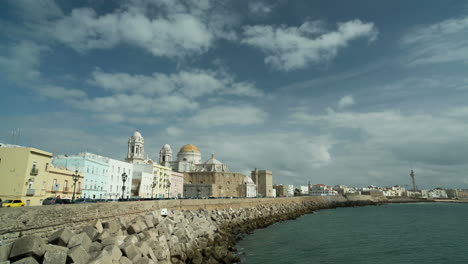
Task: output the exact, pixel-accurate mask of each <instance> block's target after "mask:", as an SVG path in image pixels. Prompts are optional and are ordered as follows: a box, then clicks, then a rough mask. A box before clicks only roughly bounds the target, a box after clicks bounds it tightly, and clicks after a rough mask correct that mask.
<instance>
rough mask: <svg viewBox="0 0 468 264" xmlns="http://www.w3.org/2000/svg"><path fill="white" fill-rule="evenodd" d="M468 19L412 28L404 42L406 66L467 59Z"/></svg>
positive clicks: (455, 19)
mask: <svg viewBox="0 0 468 264" xmlns="http://www.w3.org/2000/svg"><path fill="white" fill-rule="evenodd" d="M467 34H468V17H462V18H452V19H447V20H444V21H441V22H439V23H435V24H432V25H423V26H418V27H415V28H412V29H411V30H409V31H408V32H407V33H406V34H405V35H404V36H403V37H402V39H401V45H402V47H403V48H404V49H405V50H408V53H407V56H406V57H405V58H404V61H403V63H405V64H407V65H410V66H411V65H420V64H433V63H448V62H453V61H465V62H466V61H467V60H468V40H467V39H466V35H467Z"/></svg>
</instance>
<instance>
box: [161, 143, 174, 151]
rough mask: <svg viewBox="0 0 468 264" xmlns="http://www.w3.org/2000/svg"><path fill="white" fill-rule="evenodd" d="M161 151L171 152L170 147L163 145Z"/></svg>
mask: <svg viewBox="0 0 468 264" xmlns="http://www.w3.org/2000/svg"><path fill="white" fill-rule="evenodd" d="M162 150H164V151H165V152H172V149H171V146H169V144H164V146H163V147H162Z"/></svg>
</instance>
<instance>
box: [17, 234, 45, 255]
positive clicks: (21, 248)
mask: <svg viewBox="0 0 468 264" xmlns="http://www.w3.org/2000/svg"><path fill="white" fill-rule="evenodd" d="M45 249H46V245H45V243H44V241H43V240H42V239H41V238H40V237H39V236H34V235H32V236H24V237H21V238H19V239H18V240H16V241H15V242H14V243H13V247H12V248H11V251H10V260H13V261H15V260H19V259H21V258H24V257H35V258H37V259H39V258H40V257H42V256H43V255H44V253H45Z"/></svg>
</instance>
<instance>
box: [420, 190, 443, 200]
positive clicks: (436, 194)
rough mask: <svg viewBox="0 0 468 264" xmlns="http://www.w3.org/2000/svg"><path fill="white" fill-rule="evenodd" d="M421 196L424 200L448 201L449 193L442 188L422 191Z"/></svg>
mask: <svg viewBox="0 0 468 264" xmlns="http://www.w3.org/2000/svg"><path fill="white" fill-rule="evenodd" d="M421 196H422V197H423V198H431V199H447V198H448V195H447V192H446V191H445V190H444V189H442V188H435V189H432V190H421Z"/></svg>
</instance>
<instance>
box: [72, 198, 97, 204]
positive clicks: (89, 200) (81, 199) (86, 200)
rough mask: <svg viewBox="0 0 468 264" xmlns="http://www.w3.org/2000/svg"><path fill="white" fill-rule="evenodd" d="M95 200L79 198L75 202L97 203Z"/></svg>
mask: <svg viewBox="0 0 468 264" xmlns="http://www.w3.org/2000/svg"><path fill="white" fill-rule="evenodd" d="M95 202H96V200H93V199H89V198H78V199H76V200H75V202H73V203H76V204H80V203H95Z"/></svg>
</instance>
